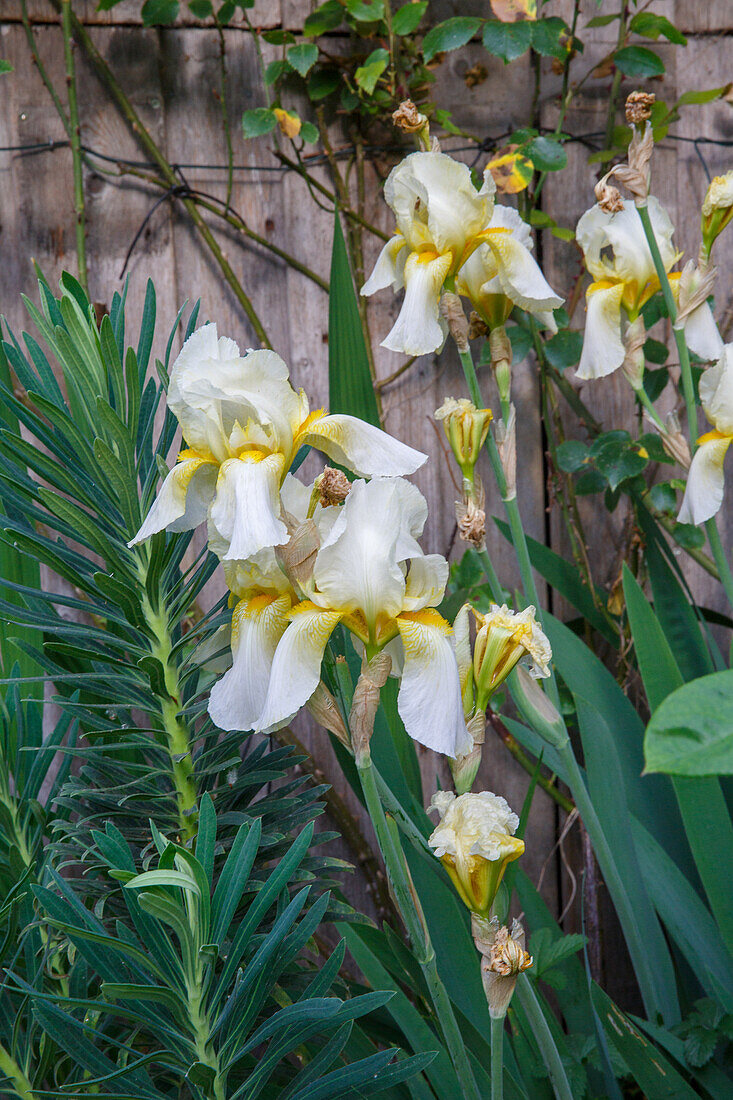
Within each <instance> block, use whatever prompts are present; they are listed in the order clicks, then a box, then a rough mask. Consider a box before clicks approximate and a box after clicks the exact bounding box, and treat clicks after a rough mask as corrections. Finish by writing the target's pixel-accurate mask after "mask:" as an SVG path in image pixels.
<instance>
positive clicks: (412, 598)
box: [402, 554, 449, 611]
mask: <svg viewBox="0 0 733 1100" xmlns="http://www.w3.org/2000/svg"><path fill="white" fill-rule="evenodd" d="M448 573H449V566H448V562H447V561H446V560H445V558H444V557H443V555H442V554H423V555H421V556H420V557H419V558H418V557H414V558H413V559H412V561H411V562H410V569H409V572H408V574H407V580H406V582H405V596H404V600H403V603H402V606H403V608H404V609H405V611H422V609H423V608H424V607H435V605H436V604H439V603H440V601H441V600H442V599H443V596H444V595H445V586H446V585H447V583H448Z"/></svg>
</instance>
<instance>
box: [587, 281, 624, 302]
mask: <svg viewBox="0 0 733 1100" xmlns="http://www.w3.org/2000/svg"><path fill="white" fill-rule="evenodd" d="M615 286H618V283H615V282H614V281H613V279H599V280H598V281H597V282H595V283H591V284H590V286H589V287H588V289H587V290H586V292H585V296H586V298H590V297H591V296H592V295H593V294H596V293H597V292H598V291H599V290H611V289H613V287H615Z"/></svg>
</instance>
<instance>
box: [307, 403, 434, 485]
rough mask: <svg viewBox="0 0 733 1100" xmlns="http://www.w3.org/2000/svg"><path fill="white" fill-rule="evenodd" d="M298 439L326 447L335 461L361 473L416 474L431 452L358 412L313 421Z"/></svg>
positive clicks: (365, 474) (370, 475) (319, 447)
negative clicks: (403, 438) (363, 418)
mask: <svg viewBox="0 0 733 1100" xmlns="http://www.w3.org/2000/svg"><path fill="white" fill-rule="evenodd" d="M298 443H299V444H300V445H301V446H302V445H303V444H308V445H310V446H311V447H315V448H316V450H318V451H323V452H324V454H326V455H328V457H329V458H330V459H332V460H333V461H334V462H338V463H340V465H342V466H346V467H347V468H348V469H349V470H353V471H354V473H356V474H359V476H360V477H401V476H402V475H404V474H414V472H415V470H418V469H419V468H420V467H421V466H422V465H423V463H425V462H427V459H428V456H427V455H425V454H423V453H422V451H416V450H414V449H413V448H412V447H408V446H407V444H406V443H401V442H400V441H399V439H395V438H394V436H391V435H388V434H387V433H386V432H383V431H382V430H381V429H380V428H375V427H374V425H373V424H367V423H365V421H363V420H359V419H358V418H357V417H356V416H346V415H345V414H344V415H342V414H341V413H334V414H333V415H331V416H324V417H322V418H321V419H320V420H315V421H313V423H312V424H310V425H309V427H308V429H307V430H306V431H305V432H303V433H302V435H299V436H298Z"/></svg>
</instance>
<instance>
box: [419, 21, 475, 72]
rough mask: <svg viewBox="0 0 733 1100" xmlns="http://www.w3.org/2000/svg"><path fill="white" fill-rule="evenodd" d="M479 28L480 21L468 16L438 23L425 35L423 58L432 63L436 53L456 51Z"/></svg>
mask: <svg viewBox="0 0 733 1100" xmlns="http://www.w3.org/2000/svg"><path fill="white" fill-rule="evenodd" d="M480 26H481V20H480V19H475V18H473V17H472V16H468V15H456V16H454V17H453V18H452V19H446V20H445V22H443V23H438V24H437V25H436V26H435V27H433V28H432V30H429V31H428V33H427V34H426V35H425V38H424V39H423V44H422V52H423V57H424V58H425V60H426V61H432V59H433V58H434V57H435V55H436V54H437V53H444V52H446V51H448V50H457V49H459V48H460V47H461V46H465V45H466V43H467V42H469V41H470V40H471V39H472V38H473V36H474V35H475V33H476V31H477V30H478V29H479V27H480Z"/></svg>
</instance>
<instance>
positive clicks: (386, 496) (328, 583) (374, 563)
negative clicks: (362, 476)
mask: <svg viewBox="0 0 733 1100" xmlns="http://www.w3.org/2000/svg"><path fill="white" fill-rule="evenodd" d="M400 503H401V501H400V499H399V497H398V494H397V493H396V492H395V482H394V481H393V480H392V479H389V478H380V479H378V480H376V481H371V482H366V481H355V482H354V484H353V485H352V487H351V492H350V493H349V495H348V497H347V498H346V503H345V504H344V505H343V508H342V509H341V514H340V515H339V517H338V519H337V520H336V523H335V524H334V525H333V528H332V529H331V533H330V535H329V536H328V538H327V539H326V540H325V541H324V543H323V545H322V546H321V549H320V551H319V553H318V557H317V558H316V563H315V567H314V570H313V580H314V582H315V585H316V589H317V591H316V594H315V595H314V596H313V599H314V601H315V602H316V603H319V604H322V605H323V606H324V607H338V608H341V609H343V611H344V613H346V612H356V611H360V612H361V613H362V614H363V616H364V619H365V622H366V626H367V628H368V630H369V632H370V633H371V635H372V637H373V639H374V640H376V637H377V636H378V634H379V631H380V628H381V627H382V626H385V625H386V624H387V622H388V621H389V620H392V619H394V618H395V616H397V615H398V614H399V612H400V611H401V610H402V601H403V597H404V594H405V578H404V574H403V572H402V569H401V568H400V561H401V559H400V557H399V556H398V552H397V544H398V540H399V538H400V534H401V526H402V523H403V516H402V514H401V509H400ZM412 545H414V547H415V548H416V550H417V553H421V551H420V548H419V546H418V545H417V543H416V542H414V540H412V543H411V547H410V552H411V553H412V552H413V551H412Z"/></svg>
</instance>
